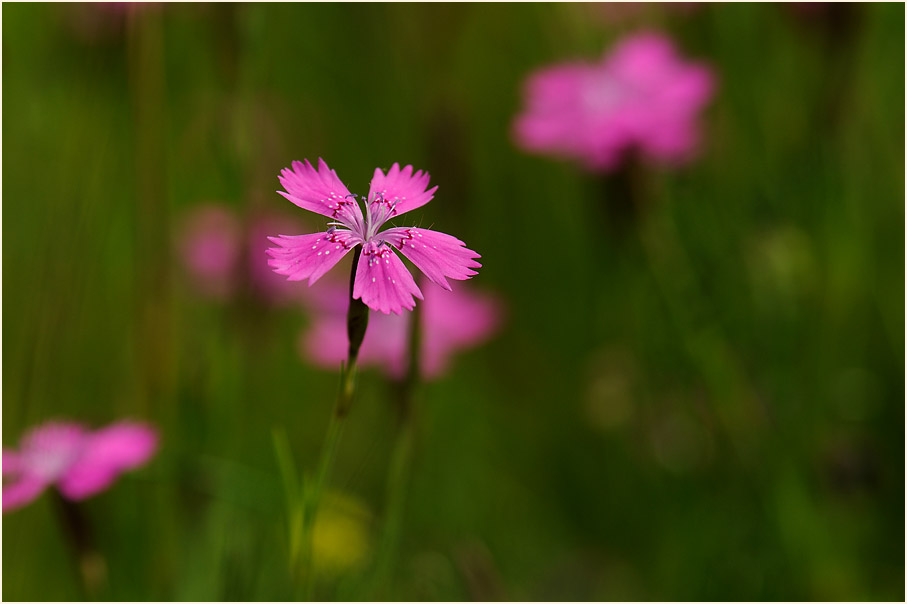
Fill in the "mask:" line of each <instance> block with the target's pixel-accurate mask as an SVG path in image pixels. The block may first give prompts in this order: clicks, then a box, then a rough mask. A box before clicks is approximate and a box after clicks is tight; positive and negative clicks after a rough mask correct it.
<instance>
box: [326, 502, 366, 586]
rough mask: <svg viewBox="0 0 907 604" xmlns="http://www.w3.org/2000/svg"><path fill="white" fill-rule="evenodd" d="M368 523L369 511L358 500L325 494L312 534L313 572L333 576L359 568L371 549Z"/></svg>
mask: <svg viewBox="0 0 907 604" xmlns="http://www.w3.org/2000/svg"><path fill="white" fill-rule="evenodd" d="M370 522H371V513H370V512H369V510H368V508H367V507H366V506H365V504H363V503H362V502H361V501H359V500H358V499H355V498H353V497H351V496H349V495H347V494H342V493H338V492H336V491H330V492H327V493H325V495H324V498H323V500H322V503H321V509H320V510H319V512H318V517H317V519H316V520H315V530H314V534H313V542H312V549H313V566H314V570H315V573H316V574H317V575H322V576H324V575H328V576H335V575H339V574H343V573H346V572H348V571H351V570H354V569H356V568H358V567H360V566H361V565H362V564H363V562H365V560H366V559H367V556H368V554H369V552H370V550H371V538H370V535H369V524H370Z"/></svg>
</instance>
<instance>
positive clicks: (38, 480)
mask: <svg viewBox="0 0 907 604" xmlns="http://www.w3.org/2000/svg"><path fill="white" fill-rule="evenodd" d="M156 448H157V434H156V432H155V431H154V430H153V429H151V428H150V427H148V426H146V425H144V424H138V423H133V422H125V421H124V422H118V423H115V424H111V425H110V426H107V427H106V428H102V429H100V430H97V431H94V432H92V431H89V430H88V429H86V428H85V427H84V426H82V425H80V424H76V423H58V422H49V423H46V424H44V425H42V426H38V427H36V428H33V429H32V430H31V431H30V432H28V433H27V434H26V435H25V436H24V437H23V438H22V443H21V447H20V448H19V450H18V451H15V450H8V449H4V450H3V511H4V512H8V511H10V510H13V509H16V508H19V507H22V506H24V505H26V504H28V503H30V502H31V501H32V500H34V499H35V498H36V497H38V495H40V494H41V492H42V491H44V489H46V488H47V487H49V486H51V485H56V487H57V489H58V490H59V491H60V494H62V495H63V496H64V497H66V498H67V499H73V500H79V499H85V498H86V497H91V496H92V495H95V494H97V493H99V492H101V491H103V490H105V489H107V488H108V487H109V486H110V485H111V484H112V483H113V481H114V480H116V478H117V476H119V475H120V474H121V473H123V472H125V471H127V470H132V469H134V468H137V467H139V466H141V465H143V464H144V463H145V462H147V461H148V459H150V458H151V456H152V455H153V454H154V451H155V449H156Z"/></svg>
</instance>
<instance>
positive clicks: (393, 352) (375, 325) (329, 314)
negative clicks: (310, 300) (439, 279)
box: [299, 286, 502, 378]
mask: <svg viewBox="0 0 907 604" xmlns="http://www.w3.org/2000/svg"><path fill="white" fill-rule="evenodd" d="M424 293H425V300H424V301H423V303H422V307H421V310H422V325H423V331H422V351H421V357H420V363H421V366H420V371H421V373H422V375H423V376H425V377H427V378H434V377H438V376H439V375H441V374H443V373H444V372H445V371H446V370H447V367H448V365H449V364H450V358H451V356H452V355H453V353H454V352H456V351H458V350H462V349H465V348H469V347H471V346H476V345H478V344H479V343H481V342H484V341H486V340H487V339H488V338H489V337H491V335H492V334H493V333H494V332H495V331H496V330H497V329H498V326H499V325H500V322H501V314H502V313H501V308H500V303H499V302H498V301H497V300H496V299H495V298H493V297H491V296H489V295H486V294H478V293H471V292H470V291H469V290H468V289H467V288H464V287H457V288H456V289H453V290H451V291H450V292H445V291H443V290H441V289H440V288H437V287H434V286H428V287H426V288H425V292H424ZM347 303H348V296H347V294H346V292H345V291H344V289H343V288H342V287H340V286H337V287H333V288H331V289H330V290H329V291H328V292H322V293H321V295H320V298H319V302H318V303H317V305H316V306H317V307H319V308H318V309H317V310H316V315H315V320H314V323H313V324H312V326H311V327H310V328H309V329H308V330H307V331H305V332H303V334H302V337H301V339H300V342H299V345H300V353H301V354H302V355H303V356H304V357H307V358H308V359H310V360H311V361H313V362H314V363H315V364H317V365H319V366H322V367H326V368H336V367H337V366H338V365H339V364H340V362H341V361H343V360H345V359H346V353H347V340H346V331H345V325H346V304H347ZM412 316H413V315H411V314H409V313H407V314H405V315H376V316H375V317H373V318H372V320H371V321H370V322H369V326H368V331H367V332H366V334H365V340H364V341H363V342H362V348H361V350H360V351H359V363H360V364H361V365H363V366H367V365H372V366H378V367H380V368H382V369H383V370H384V371H385V372H386V373H387V374H388V375H390V376H392V377H395V378H401V377H403V376H404V374H405V373H406V366H407V360H408V359H407V351H408V346H409V324H410V321H411V320H412V319H411V317H412Z"/></svg>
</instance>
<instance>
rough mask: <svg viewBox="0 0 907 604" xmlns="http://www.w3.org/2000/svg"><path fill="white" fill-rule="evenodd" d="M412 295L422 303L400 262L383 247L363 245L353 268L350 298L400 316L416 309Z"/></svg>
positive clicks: (413, 282)
mask: <svg viewBox="0 0 907 604" xmlns="http://www.w3.org/2000/svg"><path fill="white" fill-rule="evenodd" d="M413 296H415V297H416V298H419V299H420V300H421V299H422V292H421V290H419V288H418V286H416V282H415V281H413V276H412V275H411V274H410V272H409V271H408V270H407V269H406V267H405V266H404V265H403V261H402V260H400V258H398V257H397V255H396V254H395V253H394V252H393V251H392V250H391V249H390V248H389V247H387V246H386V245H382V244H376V243H372V242H369V243H367V244H365V245H364V246H363V249H362V255H361V256H360V258H359V265H358V266H357V267H356V280H355V282H354V283H353V298H358V299H361V300H362V302H363V303H364V304H365V305H366V306H368V307H369V308H371V309H372V310H377V311H379V312H383V313H384V314H388V313H396V314H400V312H401V311H402V310H403V309H404V308H405V309H406V310H412V309H413V307H415V305H416V301H415V300H414V299H413Z"/></svg>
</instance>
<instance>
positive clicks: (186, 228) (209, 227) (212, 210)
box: [179, 204, 242, 298]
mask: <svg viewBox="0 0 907 604" xmlns="http://www.w3.org/2000/svg"><path fill="white" fill-rule="evenodd" d="M240 230H241V229H240V224H239V220H238V219H237V218H236V216H235V215H234V214H233V212H231V211H230V210H229V209H228V208H226V207H224V206H221V205H217V204H205V205H201V206H198V207H196V208H193V209H192V210H191V211H190V212H189V213H188V214H187V215H186V217H185V219H184V221H183V223H182V225H181V227H180V233H179V254H180V256H181V258H182V261H183V265H184V266H185V268H186V271H187V273H188V275H189V278H190V279H191V280H192V284H193V286H195V287H196V288H197V289H198V290H199V291H201V292H202V293H203V294H205V295H208V296H211V297H214V298H226V297H228V296H230V295H232V294H233V293H234V292H235V291H236V288H237V285H238V279H237V266H238V264H239V258H240V254H241V253H242V239H241V234H240Z"/></svg>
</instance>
